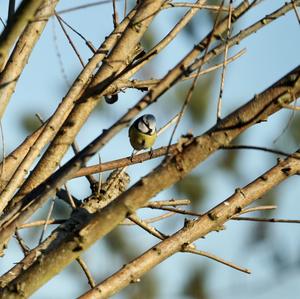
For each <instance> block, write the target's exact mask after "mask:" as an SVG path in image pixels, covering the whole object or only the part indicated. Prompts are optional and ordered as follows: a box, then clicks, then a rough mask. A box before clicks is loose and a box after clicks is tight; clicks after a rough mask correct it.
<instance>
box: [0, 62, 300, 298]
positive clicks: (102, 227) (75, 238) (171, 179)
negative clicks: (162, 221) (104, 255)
mask: <svg viewBox="0 0 300 299" xmlns="http://www.w3.org/2000/svg"><path fill="white" fill-rule="evenodd" d="M299 96H300V66H299V67H298V68H296V69H295V70H293V71H292V72H290V73H289V74H287V75H286V76H285V77H283V78H282V79H281V80H279V81H278V82H277V83H275V84H274V85H273V86H271V87H270V88H268V89H267V90H266V91H264V92H263V93H261V94H259V95H257V96H255V97H254V98H253V99H252V100H251V101H249V102H248V103H246V104H245V105H244V106H243V107H241V108H239V109H238V110H236V111H234V112H233V113H231V114H230V115H229V116H227V117H226V118H225V119H223V120H220V122H219V123H218V124H217V125H215V126H214V127H213V128H212V129H210V130H209V131H207V132H206V133H204V134H203V135H201V136H199V137H196V138H191V140H188V141H187V142H186V143H184V144H182V147H181V148H178V152H177V154H175V155H173V156H171V157H169V158H168V159H167V160H166V161H164V162H163V163H162V164H161V165H160V166H158V167H157V168H156V169H155V170H154V171H153V172H151V173H150V174H148V175H147V176H145V177H144V178H142V179H141V180H140V181H138V182H137V183H136V184H135V185H133V186H132V187H131V188H130V189H128V190H127V191H125V192H124V193H122V194H121V195H120V196H119V197H118V198H117V199H116V200H114V201H113V202H112V203H110V204H109V205H108V206H106V207H105V208H104V209H102V210H101V211H99V212H96V213H94V214H92V215H91V217H90V218H89V219H88V221H87V223H85V224H84V226H82V227H79V228H78V230H76V231H73V232H72V236H69V237H68V238H67V239H65V240H64V241H63V242H61V243H60V244H57V243H56V244H55V246H49V248H48V250H47V251H46V252H44V253H43V254H42V255H41V256H40V257H38V258H37V260H36V261H35V263H34V264H33V265H32V266H31V267H29V268H28V269H27V270H25V271H24V272H23V273H22V274H21V275H20V276H19V277H18V278H17V279H15V280H14V281H13V282H11V284H10V285H9V286H7V287H6V288H5V289H4V291H3V296H7V297H5V298H18V295H16V293H12V292H11V291H10V290H12V289H18V287H22V290H20V291H22V292H24V293H25V294H26V295H29V294H31V292H32V291H33V290H34V289H36V288H37V287H38V286H39V285H41V284H42V283H44V282H45V281H46V280H48V279H50V278H51V277H53V276H54V275H56V274H57V273H58V272H59V271H61V270H62V269H63V268H64V267H66V266H67V265H68V264H69V263H71V262H72V261H73V260H74V259H76V258H77V257H78V256H79V255H80V254H81V253H82V252H83V251H84V250H86V249H87V248H88V247H90V246H91V245H92V244H93V243H94V242H95V241H96V240H98V239H100V238H102V237H103V236H105V235H106V234H107V233H108V232H110V231H111V230H112V229H113V228H114V227H116V226H117V225H118V224H119V223H120V222H122V221H123V220H124V218H125V217H126V216H127V215H129V214H132V213H133V212H134V211H135V210H136V209H138V208H140V207H142V206H143V205H144V204H145V203H146V202H147V201H148V200H149V199H150V198H151V197H153V196H154V195H156V194H157V193H158V192H160V191H162V190H163V189H166V188H168V187H169V186H171V185H172V184H174V183H175V182H177V181H179V180H180V179H182V178H183V177H184V176H185V175H187V174H188V173H189V172H190V171H191V170H192V169H193V168H195V167H196V166H197V165H198V164H199V163H201V162H202V161H204V160H205V159H206V158H207V157H208V156H209V155H211V154H212V153H213V152H215V151H216V150H217V149H218V148H220V146H223V145H226V144H228V143H230V142H231V141H232V140H233V139H234V138H236V137H237V136H238V135H239V134H240V133H242V132H243V131H245V130H246V129H247V128H249V127H250V126H252V125H254V124H257V123H259V122H260V121H265V120H266V119H267V118H268V117H269V116H270V115H272V114H273V113H275V112H277V111H278V110H280V109H281V106H280V104H279V103H280V102H282V101H283V99H284V102H285V103H286V104H288V103H289V102H292V101H293V100H294V99H295V98H297V97H299ZM291 159H292V160H291V161H290V160H288V162H287V164H286V165H285V166H283V165H280V171H279V174H280V175H277V176H276V177H275V178H274V179H272V180H269V179H268V178H266V177H263V178H260V179H259V180H258V181H257V183H256V188H255V192H254V191H253V190H252V189H251V192H252V193H251V192H249V194H248V193H247V194H246V196H245V197H244V196H243V194H244V190H242V192H240V190H238V191H237V192H236V195H235V197H234V199H232V200H229V201H228V200H227V201H226V202H227V203H228V204H227V203H226V204H221V205H219V206H218V207H217V208H216V209H214V210H212V211H210V212H209V213H208V214H207V215H205V216H204V217H202V218H201V222H200V224H199V225H200V228H201V230H200V228H199V227H197V226H196V225H195V223H194V222H190V225H187V226H186V228H184V229H183V231H184V236H185V238H189V239H193V240H195V239H197V238H199V237H200V236H201V234H206V233H207V232H209V231H210V230H215V229H216V227H217V226H219V225H220V224H221V223H222V222H224V221H226V220H227V219H228V214H230V213H233V214H234V213H236V212H237V211H240V208H243V207H244V206H245V205H247V204H249V203H250V202H251V200H254V199H255V198H256V195H257V192H259V190H261V192H262V191H263V190H265V191H266V190H269V189H268V188H270V187H271V185H272V183H277V184H278V183H279V182H281V181H282V180H284V179H285V178H286V177H287V176H289V175H292V174H294V173H296V172H299V166H300V165H299V164H300V161H299V159H293V158H291ZM67 165H68V164H67ZM71 165H73V163H71ZM275 171H277V172H278V169H276V170H275ZM276 178H277V181H276ZM57 183H59V176H55V175H53V176H52V177H51V178H50V179H49V180H47V182H46V184H45V185H44V186H43V185H42V186H41V187H40V188H38V190H37V194H39V197H37V200H38V199H40V198H42V197H44V196H46V197H48V196H50V195H51V194H52V193H53V191H52V190H49V189H48V188H46V187H47V185H51V186H54V187H57ZM253 198H254V199H253ZM37 200H36V201H35V202H34V203H33V205H35V204H36V203H37ZM30 208H31V207H27V209H26V210H25V211H24V212H23V216H22V215H21V216H20V217H19V218H18V221H22V220H24V218H23V217H24V216H25V217H26V212H27V211H28V210H29V209H30ZM230 216H231V215H230ZM25 219H26V218H25ZM203 223H204V224H203ZM11 225H12V226H13V227H8V228H7V229H8V231H5V229H4V230H2V231H1V233H0V238H1V241H2V242H3V240H5V238H7V233H8V234H10V231H11V229H12V228H15V225H16V223H12V224H11ZM187 228H190V230H189V231H188V233H186V229H187ZM196 228H197V229H196ZM199 231H200V232H201V233H200V234H199ZM178 234H179V233H177V234H176V235H175V236H178ZM179 236H180V240H181V239H182V236H181V235H180V234H179ZM176 238H177V237H175V239H176ZM189 239H188V240H189ZM168 240H169V239H167V240H166V241H167V242H168ZM180 240H177V241H176V242H174V239H171V241H169V242H168V245H169V246H170V250H169V251H168V252H166V254H165V255H163V256H162V257H160V254H161V253H162V252H161V251H160V250H158V251H156V249H153V250H150V251H149V252H152V251H154V252H156V253H155V256H156V257H157V258H159V259H160V260H162V259H164V258H167V257H168V256H170V255H171V254H172V253H173V252H176V251H178V250H180V248H181V244H182V242H180ZM185 242H186V241H185ZM158 253H159V254H158ZM154 265H155V264H149V267H148V266H146V265H144V267H142V268H143V269H150V268H151V267H153V266H154ZM41 280H42V281H41ZM32 282H35V284H34V286H33V283H32Z"/></svg>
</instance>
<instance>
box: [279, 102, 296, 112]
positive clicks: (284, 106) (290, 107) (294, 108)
mask: <svg viewBox="0 0 300 299" xmlns="http://www.w3.org/2000/svg"><path fill="white" fill-rule="evenodd" d="M281 106H282V107H283V108H287V109H290V110H294V111H300V107H299V106H294V105H288V104H284V103H282V104H281Z"/></svg>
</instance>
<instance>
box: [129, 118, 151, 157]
mask: <svg viewBox="0 0 300 299" xmlns="http://www.w3.org/2000/svg"><path fill="white" fill-rule="evenodd" d="M128 135H129V141H130V144H131V146H132V147H133V153H132V156H131V157H133V154H134V151H135V150H143V149H148V148H150V149H151V150H152V146H153V144H154V142H155V140H156V137H157V132H156V119H155V117H154V115H152V114H144V115H142V116H141V117H139V118H138V119H136V120H135V121H134V122H133V124H132V125H131V126H130V127H129V131H128Z"/></svg>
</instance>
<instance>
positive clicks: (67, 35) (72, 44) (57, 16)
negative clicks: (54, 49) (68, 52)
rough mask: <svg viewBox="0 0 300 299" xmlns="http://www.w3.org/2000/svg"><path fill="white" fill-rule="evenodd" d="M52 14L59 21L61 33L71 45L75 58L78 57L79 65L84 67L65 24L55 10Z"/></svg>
mask: <svg viewBox="0 0 300 299" xmlns="http://www.w3.org/2000/svg"><path fill="white" fill-rule="evenodd" d="M54 14H55V16H56V19H57V20H58V23H59V25H60V27H61V29H62V31H63V33H64V34H65V36H66V38H67V40H68V41H69V44H70V45H71V47H72V49H73V50H74V52H75V54H76V56H77V58H78V59H79V61H80V63H81V65H82V67H84V62H83V59H82V58H81V56H80V54H79V52H78V50H77V49H76V47H75V45H74V43H73V41H72V39H71V38H70V36H69V34H68V32H67V31H66V29H65V26H64V24H63V22H62V20H61V18H60V17H59V15H58V14H57V13H56V12H55V13H54Z"/></svg>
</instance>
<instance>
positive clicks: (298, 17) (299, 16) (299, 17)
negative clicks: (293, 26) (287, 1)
mask: <svg viewBox="0 0 300 299" xmlns="http://www.w3.org/2000/svg"><path fill="white" fill-rule="evenodd" d="M292 4H293V8H294V12H295V15H296V18H297V20H298V23H299V24H300V15H299V12H298V10H297V6H296V4H295V1H294V0H292Z"/></svg>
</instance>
